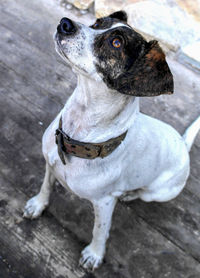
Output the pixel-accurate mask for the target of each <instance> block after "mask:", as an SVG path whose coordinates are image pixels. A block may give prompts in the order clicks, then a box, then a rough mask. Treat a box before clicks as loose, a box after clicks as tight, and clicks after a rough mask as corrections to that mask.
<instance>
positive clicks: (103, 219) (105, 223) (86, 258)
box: [80, 196, 116, 270]
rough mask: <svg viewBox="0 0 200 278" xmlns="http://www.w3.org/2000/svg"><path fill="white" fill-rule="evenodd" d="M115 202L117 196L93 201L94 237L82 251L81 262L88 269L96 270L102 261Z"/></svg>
mask: <svg viewBox="0 0 200 278" xmlns="http://www.w3.org/2000/svg"><path fill="white" fill-rule="evenodd" d="M115 204H116V198H115V197H112V196H107V197H105V198H103V199H101V200H98V201H95V202H93V206H94V213H95V222H94V228H93V238H92V241H91V243H90V244H89V245H88V246H87V247H86V248H85V249H84V250H83V251H82V253H81V255H82V256H81V259H80V264H81V265H82V266H83V267H84V268H86V269H89V270H94V269H95V268H97V267H98V266H99V265H100V264H101V263H102V260H103V256H104V253H105V248H106V240H107V239H108V236H109V230H110V226H111V221H112V213H113V211H114V208H115Z"/></svg>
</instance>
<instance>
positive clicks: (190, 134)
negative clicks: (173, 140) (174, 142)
mask: <svg viewBox="0 0 200 278" xmlns="http://www.w3.org/2000/svg"><path fill="white" fill-rule="evenodd" d="M199 130H200V116H199V117H198V118H197V119H196V120H195V121H194V122H193V123H192V124H191V125H190V126H189V127H188V128H187V129H186V131H185V133H184V134H183V139H184V141H185V144H186V146H187V149H188V152H189V151H190V150H191V147H192V144H193V143H194V139H195V137H196V135H197V133H198V131H199Z"/></svg>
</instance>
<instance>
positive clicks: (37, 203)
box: [23, 163, 55, 219]
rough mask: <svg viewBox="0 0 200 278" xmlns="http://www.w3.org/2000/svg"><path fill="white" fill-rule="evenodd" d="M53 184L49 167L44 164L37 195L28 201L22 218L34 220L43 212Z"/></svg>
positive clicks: (53, 180) (53, 179) (53, 178)
mask: <svg viewBox="0 0 200 278" xmlns="http://www.w3.org/2000/svg"><path fill="white" fill-rule="evenodd" d="M54 182H55V177H54V176H53V174H52V173H51V171H50V166H49V165H48V163H46V172H45V177H44V181H43V184H42V186H41V189H40V192H39V194H37V195H36V196H34V197H33V198H31V199H30V200H28V202H27V203H26V206H25V208H24V215H23V217H26V218H30V219H34V218H37V217H39V216H40V215H41V214H42V212H43V210H44V209H45V208H46V207H47V206H48V204H49V196H50V193H51V188H52V185H53V184H54Z"/></svg>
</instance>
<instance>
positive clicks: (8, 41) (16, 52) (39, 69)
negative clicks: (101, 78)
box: [0, 26, 76, 104]
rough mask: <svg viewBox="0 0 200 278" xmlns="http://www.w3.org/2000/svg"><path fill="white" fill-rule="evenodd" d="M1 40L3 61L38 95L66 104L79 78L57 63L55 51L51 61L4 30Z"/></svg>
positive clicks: (1, 29) (0, 35) (0, 36)
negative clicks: (38, 93) (32, 86)
mask: <svg viewBox="0 0 200 278" xmlns="http://www.w3.org/2000/svg"><path fill="white" fill-rule="evenodd" d="M0 39H1V41H2V43H1V55H0V60H1V61H2V62H3V63H4V64H6V65H7V66H8V68H11V69H13V70H14V71H15V72H16V73H18V74H20V75H21V76H22V78H23V79H24V81H25V82H26V83H29V84H33V85H34V87H36V89H37V91H38V90H39V91H40V92H41V93H43V94H45V95H49V96H50V97H51V98H53V99H54V100H56V101H57V102H58V103H60V104H64V103H65V101H66V98H67V97H68V96H69V95H70V94H71V92H72V91H73V88H74V86H75V80H76V78H75V75H74V74H73V72H72V71H71V70H69V67H68V66H67V65H65V66H64V65H63V64H60V63H58V62H57V61H56V58H55V57H56V56H57V54H56V52H55V50H54V48H52V52H54V56H55V57H54V58H53V57H49V56H47V55H45V54H44V53H42V52H41V51H40V50H38V49H37V48H35V47H34V46H33V45H30V44H29V43H28V42H26V41H25V40H24V39H23V38H21V37H20V36H19V35H17V34H15V33H13V32H12V30H11V31H10V30H8V29H7V28H5V27H3V26H0ZM8 45H9V47H8ZM10 57H12V59H10ZM58 71H59V73H58ZM66 72H67V75H66Z"/></svg>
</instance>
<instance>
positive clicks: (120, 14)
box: [109, 11, 128, 22]
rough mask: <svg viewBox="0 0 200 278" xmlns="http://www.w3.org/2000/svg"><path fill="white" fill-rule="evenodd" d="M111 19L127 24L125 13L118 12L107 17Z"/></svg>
mask: <svg viewBox="0 0 200 278" xmlns="http://www.w3.org/2000/svg"><path fill="white" fill-rule="evenodd" d="M109 17H111V18H116V19H119V20H120V21H124V22H127V19H128V18H127V14H126V12H125V11H118V12H115V13H112V14H110V15H109Z"/></svg>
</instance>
